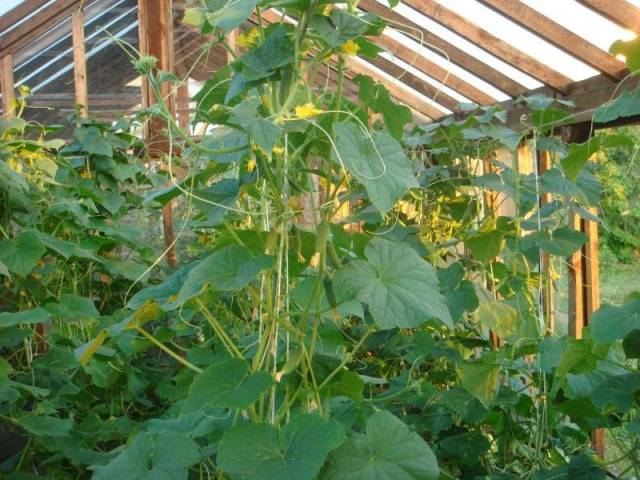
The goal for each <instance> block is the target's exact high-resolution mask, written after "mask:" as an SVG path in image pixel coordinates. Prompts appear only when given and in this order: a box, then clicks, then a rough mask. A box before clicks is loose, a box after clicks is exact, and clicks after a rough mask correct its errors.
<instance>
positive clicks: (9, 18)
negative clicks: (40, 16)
mask: <svg viewBox="0 0 640 480" xmlns="http://www.w3.org/2000/svg"><path fill="white" fill-rule="evenodd" d="M48 2H49V0H29V1H27V2H22V3H20V4H19V5H17V6H15V7H13V8H12V9H11V10H9V11H8V12H7V13H5V14H4V15H2V16H1V17H0V34H1V33H2V32H4V31H5V30H6V29H8V28H10V27H12V26H13V25H15V24H17V23H18V22H19V21H20V20H22V19H24V18H25V17H26V16H27V15H30V14H32V13H33V12H35V11H36V10H38V9H40V8H42V7H43V6H44V5H46V4H47V3H48Z"/></svg>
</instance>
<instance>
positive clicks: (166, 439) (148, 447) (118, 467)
mask: <svg viewBox="0 0 640 480" xmlns="http://www.w3.org/2000/svg"><path fill="white" fill-rule="evenodd" d="M199 457H200V455H199V453H198V446H197V445H196V444H195V443H194V441H193V440H191V439H189V438H187V437H185V436H183V435H179V434H176V433H175V432H165V433H161V434H159V435H154V434H151V433H139V434H138V435H136V437H135V438H134V439H133V441H132V442H131V443H130V444H129V445H128V446H127V447H126V448H125V450H124V451H123V452H122V453H120V454H119V455H118V456H117V457H115V458H114V459H113V460H111V461H110V462H109V463H107V464H106V465H104V466H98V467H97V468H95V473H94V474H93V477H92V479H93V480H114V479H116V478H117V479H123V480H124V479H127V480H181V479H186V478H187V474H188V469H189V467H190V466H191V465H193V464H194V463H196V462H197V461H198V459H199Z"/></svg>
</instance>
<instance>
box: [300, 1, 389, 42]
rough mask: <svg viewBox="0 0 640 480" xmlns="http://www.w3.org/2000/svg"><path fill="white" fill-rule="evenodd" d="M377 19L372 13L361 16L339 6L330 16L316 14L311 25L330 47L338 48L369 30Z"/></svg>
mask: <svg viewBox="0 0 640 480" xmlns="http://www.w3.org/2000/svg"><path fill="white" fill-rule="evenodd" d="M376 19H377V17H376V16H374V15H372V14H366V15H364V16H362V17H359V16H356V15H354V14H352V13H349V12H347V11H346V10H342V9H339V8H337V9H335V10H333V11H332V12H331V14H330V15H329V16H324V15H314V17H313V18H312V19H311V27H312V28H313V29H314V30H315V31H316V32H317V33H318V35H319V36H320V37H321V38H322V40H324V41H325V42H327V44H328V45H329V46H330V47H332V48H336V47H339V46H340V45H342V44H343V43H345V42H346V41H347V40H351V39H355V38H357V37H359V36H360V35H362V34H364V33H365V32H367V31H368V30H369V29H370V28H371V27H372V26H373V22H375V20H376Z"/></svg>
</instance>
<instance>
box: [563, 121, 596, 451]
mask: <svg viewBox="0 0 640 480" xmlns="http://www.w3.org/2000/svg"><path fill="white" fill-rule="evenodd" d="M591 133H592V132H591V125H589V124H582V125H577V126H572V127H566V128H565V131H564V132H563V139H564V140H565V141H571V142H577V143H582V142H586V141H587V140H588V139H589V138H590V136H591ZM591 213H593V214H596V213H597V211H596V210H595V209H591ZM572 223H573V228H574V229H576V230H580V231H581V232H583V233H584V234H585V235H586V237H587V240H586V242H585V245H584V246H583V247H582V248H581V249H580V250H579V251H578V252H576V253H574V254H573V255H572V256H571V257H570V258H569V335H572V336H574V337H575V338H582V333H583V329H584V327H585V326H588V325H589V324H590V323H591V319H592V317H593V313H594V312H595V311H596V310H597V309H598V308H600V275H599V258H598V224H597V223H596V222H592V221H590V220H584V219H581V218H579V217H578V216H577V215H575V214H574V217H573V219H572ZM604 440H605V439H604V430H602V429H596V430H594V431H592V432H591V446H592V447H593V449H594V450H595V452H596V453H597V454H598V456H599V457H600V458H604V452H605V441H604Z"/></svg>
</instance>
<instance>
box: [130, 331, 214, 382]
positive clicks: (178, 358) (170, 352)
mask: <svg viewBox="0 0 640 480" xmlns="http://www.w3.org/2000/svg"><path fill="white" fill-rule="evenodd" d="M136 330H137V331H138V333H140V334H141V335H142V336H144V337H145V338H146V339H147V340H149V341H150V342H151V343H153V344H154V345H155V346H156V347H158V348H159V349H160V350H162V351H163V352H165V353H166V354H167V355H169V356H171V357H172V358H173V359H174V360H175V361H177V362H179V363H181V364H182V365H184V366H185V367H187V368H188V369H190V370H193V371H194V372H196V373H201V372H202V369H201V368H199V367H196V366H195V365H194V364H193V363H191V362H189V361H188V360H185V359H184V358H182V357H181V356H180V355H178V354H177V353H176V352H174V351H173V350H171V349H170V348H169V347H167V346H166V345H164V344H163V343H162V342H160V341H159V340H157V339H156V337H154V336H153V335H151V334H150V333H148V332H147V331H146V330H145V329H144V328H142V327H136Z"/></svg>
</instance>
